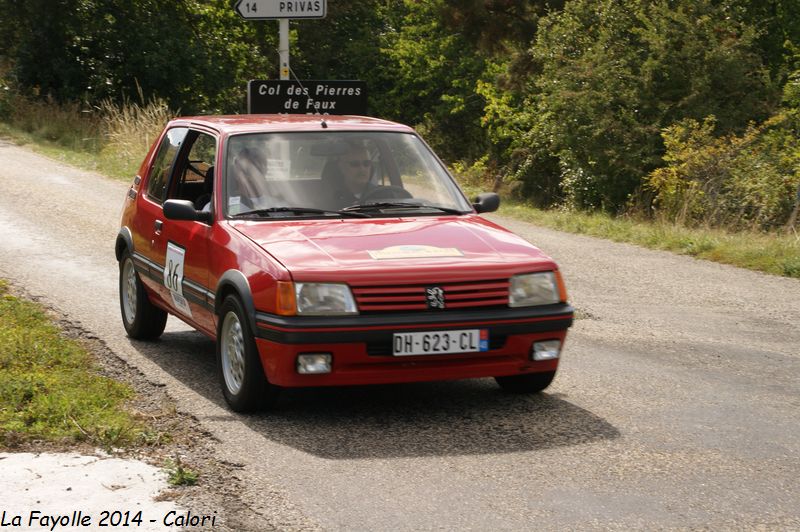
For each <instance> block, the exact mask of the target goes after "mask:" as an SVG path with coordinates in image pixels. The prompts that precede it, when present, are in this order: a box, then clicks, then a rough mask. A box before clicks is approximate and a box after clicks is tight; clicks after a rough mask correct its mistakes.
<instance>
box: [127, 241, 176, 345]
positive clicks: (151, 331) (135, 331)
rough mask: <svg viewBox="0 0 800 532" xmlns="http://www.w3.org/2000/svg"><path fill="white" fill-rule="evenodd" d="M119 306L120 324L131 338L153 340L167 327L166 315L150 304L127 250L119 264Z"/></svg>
mask: <svg viewBox="0 0 800 532" xmlns="http://www.w3.org/2000/svg"><path fill="white" fill-rule="evenodd" d="M119 306H120V310H121V312H122V324H123V325H124V326H125V332H127V333H128V336H130V337H131V338H135V339H137V340H154V339H156V338H158V337H159V336H161V333H163V332H164V327H166V326H167V313H166V312H165V311H163V310H161V309H160V308H158V307H157V306H155V305H153V304H152V303H151V302H150V299H149V298H148V297H147V292H146V291H145V289H144V285H142V280H141V279H140V278H139V274H138V273H136V268H135V267H134V265H133V257H131V254H130V252H128V251H127V250H126V251H125V252H124V253H123V255H122V259H121V260H120V263H119Z"/></svg>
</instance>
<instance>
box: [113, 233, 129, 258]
mask: <svg viewBox="0 0 800 532" xmlns="http://www.w3.org/2000/svg"><path fill="white" fill-rule="evenodd" d="M125 248H127V249H128V251H130V252H131V253H133V235H131V230H130V229H128V228H127V227H122V228H121V229H120V230H119V233H117V241H116V243H115V244H114V255H116V257H117V261H119V260H120V259H122V252H123V251H125Z"/></svg>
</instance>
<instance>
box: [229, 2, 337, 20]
mask: <svg viewBox="0 0 800 532" xmlns="http://www.w3.org/2000/svg"><path fill="white" fill-rule="evenodd" d="M234 9H236V12H237V13H239V16H240V17H242V18H244V19H246V20H270V19H280V18H325V14H326V12H327V10H328V1H327V0H239V1H238V2H236V5H235V6H234Z"/></svg>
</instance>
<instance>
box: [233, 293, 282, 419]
mask: <svg viewBox="0 0 800 532" xmlns="http://www.w3.org/2000/svg"><path fill="white" fill-rule="evenodd" d="M217 366H218V368H219V375H220V384H221V385H222V393H223V395H224V396H225V401H227V402H228V405H230V407H231V409H232V410H234V411H236V412H250V411H253V410H257V409H259V408H269V407H272V406H274V405H275V403H276V402H277V399H278V392H279V390H280V389H279V388H278V387H277V386H275V385H273V384H270V383H269V381H267V377H266V375H265V374H264V368H263V366H262V365H261V358H260V357H259V355H258V348H257V347H256V342H255V340H254V338H253V333H252V331H251V330H250V325H249V322H248V320H247V315H246V313H245V311H244V308H243V307H242V304H241V303H240V302H239V299H238V298H237V297H236V296H233V295H230V296H228V297H226V298H225V300H224V301H223V303H222V307H221V308H220V313H219V326H218V328H217Z"/></svg>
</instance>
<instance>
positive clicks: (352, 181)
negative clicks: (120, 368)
mask: <svg viewBox="0 0 800 532" xmlns="http://www.w3.org/2000/svg"><path fill="white" fill-rule="evenodd" d="M336 169H337V170H338V171H339V172H338V173H339V175H340V176H341V177H342V178H341V180H340V181H339V183H337V186H336V189H335V190H334V196H335V198H336V201H337V202H338V203H339V204H340V205H343V206H347V205H354V204H356V203H359V202H360V200H361V198H362V197H364V195H365V194H366V193H367V191H368V190H370V189H371V188H373V187H372V186H371V184H370V179H371V178H372V159H370V157H369V152H368V151H367V148H365V147H364V145H363V144H360V143H350V142H348V143H347V151H346V152H345V153H343V154H342V155H339V156H338V157H337V159H336Z"/></svg>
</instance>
